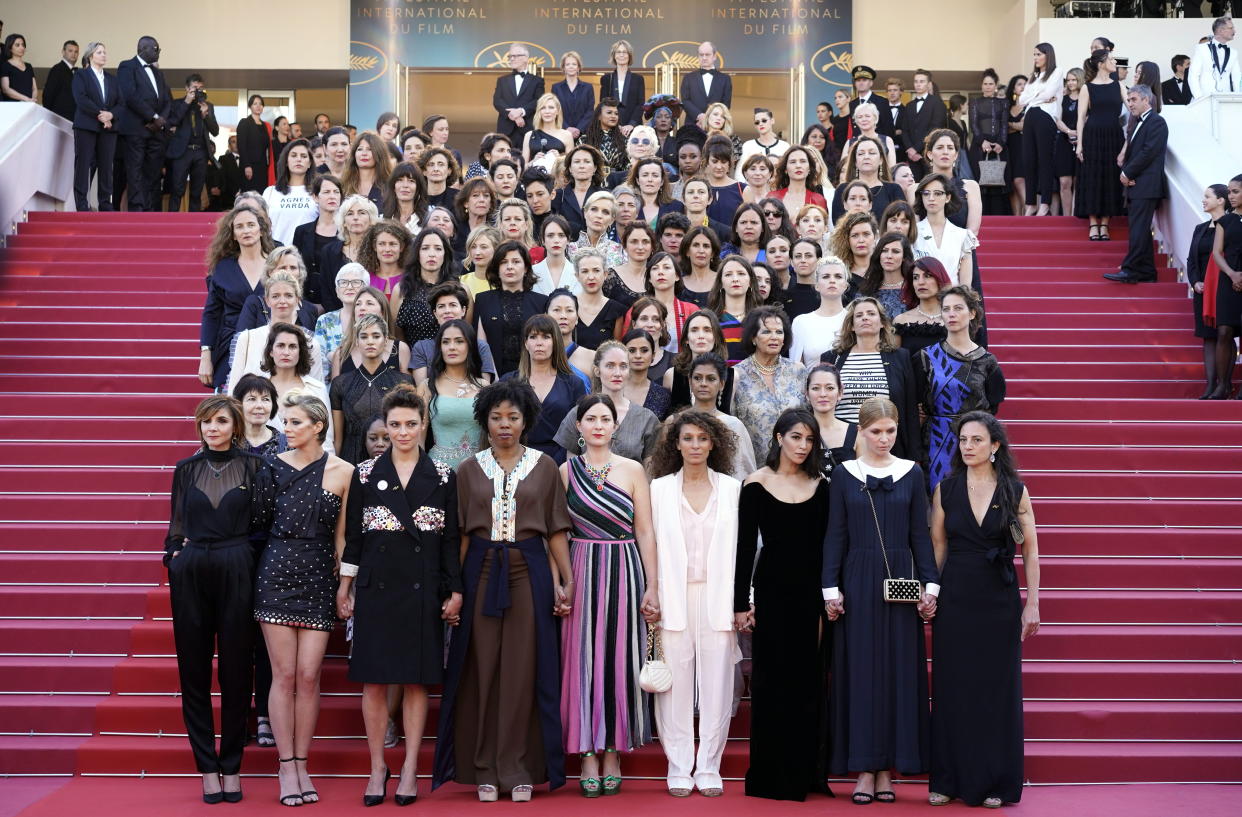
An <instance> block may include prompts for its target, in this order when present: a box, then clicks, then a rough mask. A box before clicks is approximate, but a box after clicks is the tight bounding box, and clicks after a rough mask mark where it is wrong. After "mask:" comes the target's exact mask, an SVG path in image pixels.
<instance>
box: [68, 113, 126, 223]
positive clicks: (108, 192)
mask: <svg viewBox="0 0 1242 817" xmlns="http://www.w3.org/2000/svg"><path fill="white" fill-rule="evenodd" d="M115 156H116V131H111V130H109V131H92V130H83V129H81V128H74V129H73V200H74V205H75V206H76V207H77V209H78V212H79V213H85V212H86V211H88V210H90V209H91V206H90V202H88V201H87V200H86V194H87V192H88V191H89V190H90V189H91V171H92V170H97V171H98V173H99V189H98V191H97V192H98V194H99V209H100V210H101V211H108V210H111V209H112V162H113V160H114V158H115Z"/></svg>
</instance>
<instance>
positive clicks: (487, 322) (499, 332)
mask: <svg viewBox="0 0 1242 817" xmlns="http://www.w3.org/2000/svg"><path fill="white" fill-rule="evenodd" d="M503 309H504V304H503V303H502V302H501V298H500V290H497V289H489V290H487V291H485V292H480V293H479V294H478V296H476V297H475V299H474V328H475V332H476V334H478V336H479V337H480V338H482V339H483V340H486V341H487V345H488V346H490V347H491V348H492V359H493V360H494V361H495V362H496V373H497V374H498V375H502V376H503V375H506V374H508V373H509V372H512V371H516V370H517V367H518V361H519V359H520V358H521V350H522V339H521V338H520V337H513V336H511V335H508V334H507V333H506V332H505V330H504V315H503V314H502V312H503ZM547 311H548V296H547V295H542V294H540V293H538V292H534V291H532V290H526V291H525V292H523V293H522V308H521V313H522V320H521V323H522V324H525V323H526V321H527V320H529V319H530V318H532V317H534V316H535V315H539V314H541V313H543V312H547ZM518 334H519V335H520V334H521V332H520V330H519V332H518ZM506 341H508V342H507V343H506Z"/></svg>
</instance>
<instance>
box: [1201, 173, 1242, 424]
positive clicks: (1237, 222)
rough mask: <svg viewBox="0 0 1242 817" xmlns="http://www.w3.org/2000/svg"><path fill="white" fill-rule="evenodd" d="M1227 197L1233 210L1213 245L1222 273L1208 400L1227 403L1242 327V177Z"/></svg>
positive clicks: (1233, 181)
mask: <svg viewBox="0 0 1242 817" xmlns="http://www.w3.org/2000/svg"><path fill="white" fill-rule="evenodd" d="M1227 195H1228V197H1229V209H1228V211H1227V212H1226V213H1225V214H1224V215H1223V216H1221V217H1220V219H1219V220H1217V222H1216V236H1215V239H1214V243H1213V244H1212V258H1213V259H1214V260H1215V261H1216V266H1217V267H1219V268H1220V274H1219V275H1218V276H1217V279H1216V388H1215V389H1214V390H1213V391H1212V393H1211V394H1209V395H1208V396H1207V399H1208V400H1227V399H1229V393H1230V392H1231V391H1233V364H1234V361H1235V360H1236V358H1237V351H1236V349H1237V347H1236V346H1234V339H1235V338H1236V337H1237V336H1238V332H1239V329H1240V328H1242V175H1239V176H1234V177H1233V178H1232V179H1230V180H1229V189H1228V194H1227ZM1239 397H1242V393H1239Z"/></svg>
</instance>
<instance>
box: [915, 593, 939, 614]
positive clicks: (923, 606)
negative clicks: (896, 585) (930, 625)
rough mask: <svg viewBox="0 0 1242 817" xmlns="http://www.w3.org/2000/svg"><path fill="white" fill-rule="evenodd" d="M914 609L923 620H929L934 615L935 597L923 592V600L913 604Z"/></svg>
mask: <svg viewBox="0 0 1242 817" xmlns="http://www.w3.org/2000/svg"><path fill="white" fill-rule="evenodd" d="M915 609H917V610H918V611H919V616H921V617H922V619H923V620H924V621H931V620H932V619H933V618H935V617H936V597H935V596H932V595H929V594H927V593H924V594H923V600H922V601H920V602H919V603H918V604H917V605H915Z"/></svg>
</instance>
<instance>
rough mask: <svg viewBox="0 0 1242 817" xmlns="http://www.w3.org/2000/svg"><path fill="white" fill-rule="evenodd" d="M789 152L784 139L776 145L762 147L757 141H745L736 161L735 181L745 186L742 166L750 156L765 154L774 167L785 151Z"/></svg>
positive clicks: (777, 141)
mask: <svg viewBox="0 0 1242 817" xmlns="http://www.w3.org/2000/svg"><path fill="white" fill-rule="evenodd" d="M787 150H789V143H788V142H786V141H785V140H784V139H777V140H776V144H774V145H770V146H767V147H764V146H763V145H761V144H759V140H758V139H747V140H746V141H745V142H743V143H742V155H741V157H740V158H738V160H737V180H738V181H739V182H741V183H742V184H746V177H745V176H744V175H743V174H742V165H744V164H745V163H746V160H747V159H749V158H750V157H751V156H754V155H755V154H758V153H766V154H767V156H768V158H769V159H771V160H772V165H773V166H774V167H775V165H776V160H777V159H779V158H781V157H782V156H784V155H785V151H787Z"/></svg>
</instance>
